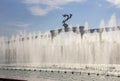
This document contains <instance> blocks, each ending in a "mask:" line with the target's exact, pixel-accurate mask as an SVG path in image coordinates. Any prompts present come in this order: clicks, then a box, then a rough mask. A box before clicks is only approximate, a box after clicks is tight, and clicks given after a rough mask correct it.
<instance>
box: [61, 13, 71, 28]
mask: <svg viewBox="0 0 120 81" xmlns="http://www.w3.org/2000/svg"><path fill="white" fill-rule="evenodd" d="M62 16H63V17H65V19H64V20H63V21H62V23H63V26H64V27H65V28H68V24H67V23H66V21H68V20H69V19H70V18H71V17H72V14H69V15H68V14H63V15H62Z"/></svg>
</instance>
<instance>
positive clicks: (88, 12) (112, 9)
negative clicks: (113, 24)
mask: <svg viewBox="0 0 120 81" xmlns="http://www.w3.org/2000/svg"><path fill="white" fill-rule="evenodd" d="M70 13H71V14H73V16H72V18H71V19H70V20H69V21H68V23H69V25H70V26H76V25H84V23H85V22H86V21H87V22H88V23H89V27H90V28H97V27H99V23H100V21H101V20H102V19H104V20H105V22H106V26H108V21H109V19H110V17H111V15H112V14H115V15H116V18H117V23H118V25H120V0H0V36H1V35H3V36H10V35H15V34H16V33H18V32H19V31H23V30H25V31H26V32H39V31H41V32H45V31H48V30H50V29H57V28H61V27H62V23H61V22H62V20H63V19H64V18H63V17H62V14H70Z"/></svg>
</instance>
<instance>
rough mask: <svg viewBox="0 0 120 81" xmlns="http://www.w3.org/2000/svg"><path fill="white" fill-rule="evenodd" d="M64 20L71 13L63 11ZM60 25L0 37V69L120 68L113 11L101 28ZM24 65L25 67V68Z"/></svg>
mask: <svg viewBox="0 0 120 81" xmlns="http://www.w3.org/2000/svg"><path fill="white" fill-rule="evenodd" d="M64 17H67V20H68V19H69V18H71V17H72V15H67V14H65V15H64ZM67 20H64V21H63V26H64V28H62V29H58V30H51V31H48V32H45V33H29V34H25V33H23V34H21V35H20V34H18V35H16V36H12V37H11V38H9V39H8V38H7V37H4V36H3V37H0V48H1V49H0V68H2V67H4V68H5V67H7V68H8V67H10V68H11V67H13V68H15V69H24V68H28V67H29V68H31V67H32V69H34V68H35V67H42V68H58V69H59V68H73V69H74V68H76V69H79V70H80V68H82V69H86V70H88V69H89V70H93V69H94V70H100V71H101V70H103V71H104V70H110V69H111V68H114V69H116V70H120V69H119V67H120V26H117V24H116V17H115V14H114V15H112V17H111V19H110V21H109V25H108V26H109V27H105V22H104V20H102V21H101V24H100V28H96V29H90V28H88V27H89V25H88V22H86V24H85V27H84V26H78V27H73V28H70V27H69V26H68V24H66V23H65V22H66V21H67ZM29 68H28V69H29Z"/></svg>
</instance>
